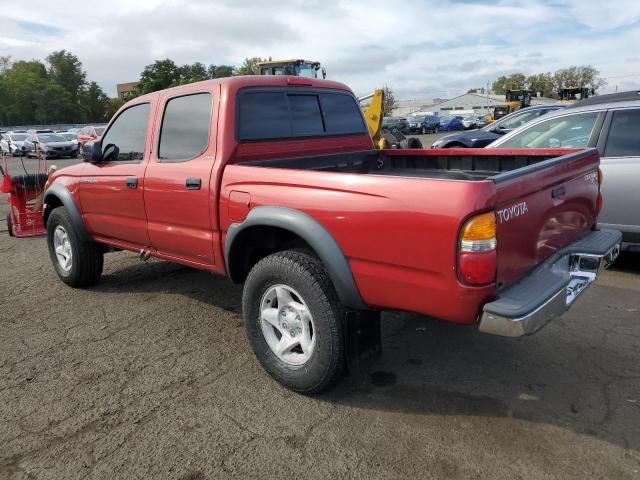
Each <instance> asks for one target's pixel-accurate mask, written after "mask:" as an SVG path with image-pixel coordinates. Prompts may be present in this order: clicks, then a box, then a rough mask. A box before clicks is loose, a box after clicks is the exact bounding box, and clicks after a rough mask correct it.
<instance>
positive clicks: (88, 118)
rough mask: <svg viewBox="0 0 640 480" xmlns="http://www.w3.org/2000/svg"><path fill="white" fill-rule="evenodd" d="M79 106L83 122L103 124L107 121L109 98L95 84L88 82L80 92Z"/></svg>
mask: <svg viewBox="0 0 640 480" xmlns="http://www.w3.org/2000/svg"><path fill="white" fill-rule="evenodd" d="M79 98H80V106H81V108H82V121H83V122H104V121H106V120H108V118H107V111H108V108H109V97H107V95H106V94H105V93H104V91H103V90H102V88H100V85H98V84H97V83H96V82H89V83H88V84H87V85H85V86H84V87H83V88H82V90H81V91H80V96H79Z"/></svg>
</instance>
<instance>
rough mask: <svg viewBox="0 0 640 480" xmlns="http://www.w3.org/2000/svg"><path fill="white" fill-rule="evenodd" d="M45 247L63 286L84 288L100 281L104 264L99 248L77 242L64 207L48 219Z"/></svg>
mask: <svg viewBox="0 0 640 480" xmlns="http://www.w3.org/2000/svg"><path fill="white" fill-rule="evenodd" d="M47 245H48V247H49V256H50V257H51V263H53V268H54V269H55V271H56V273H57V274H58V277H60V280H62V281H63V282H64V283H66V284H67V285H69V286H71V287H88V286H90V285H94V284H96V283H97V282H98V280H100V276H101V275H102V267H103V261H104V252H103V250H102V247H101V246H100V245H99V244H97V243H95V242H84V241H82V240H81V239H80V236H79V235H78V232H77V231H76V229H75V227H74V225H73V221H72V220H71V216H70V215H69V212H68V211H67V209H66V208H65V207H58V208H56V209H55V210H53V211H52V212H51V214H50V215H49V219H48V220H47Z"/></svg>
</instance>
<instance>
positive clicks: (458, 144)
mask: <svg viewBox="0 0 640 480" xmlns="http://www.w3.org/2000/svg"><path fill="white" fill-rule="evenodd" d="M442 148H467V147H465V146H464V145H463V144H461V143H460V142H451V143H448V144H447V145H445V146H444V147H442Z"/></svg>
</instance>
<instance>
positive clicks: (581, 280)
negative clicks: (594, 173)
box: [480, 230, 622, 337]
mask: <svg viewBox="0 0 640 480" xmlns="http://www.w3.org/2000/svg"><path fill="white" fill-rule="evenodd" d="M621 241H622V234H621V233H620V232H618V231H614V230H599V231H596V232H591V233H589V234H588V235H586V236H585V237H583V238H581V239H580V240H578V241H576V242H574V243H572V244H570V245H568V246H567V247H565V248H563V249H562V250H560V251H558V252H557V253H556V254H555V255H553V256H552V257H551V258H549V259H548V260H546V261H545V262H544V263H543V264H541V265H539V266H538V267H537V268H536V269H534V270H533V271H532V272H531V273H530V274H529V275H527V276H526V277H525V278H524V279H522V280H520V281H519V282H518V283H516V284H514V285H511V286H510V287H507V288H506V289H504V290H503V291H502V292H500V294H499V295H498V299H497V300H495V301H493V302H490V303H487V304H486V305H485V306H484V309H483V312H482V315H481V316H480V331H481V332H485V333H492V334H494V335H502V336H505V337H520V336H522V335H531V334H532V333H535V332H536V331H538V330H540V329H541V328H542V327H544V326H545V325H546V324H547V323H549V321H551V320H552V319H554V318H555V317H558V316H560V315H562V314H563V313H564V312H566V311H567V310H568V309H569V307H570V306H571V305H572V304H573V302H574V301H575V300H576V299H577V298H578V297H579V296H580V295H581V294H582V292H584V291H585V290H586V289H587V287H589V285H591V283H593V282H594V281H595V279H596V277H597V275H598V273H599V272H600V270H602V269H603V268H606V267H608V266H609V265H611V263H613V261H614V260H615V259H616V257H617V256H618V254H619V253H620V242H621Z"/></svg>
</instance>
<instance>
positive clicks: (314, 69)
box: [257, 59, 327, 78]
mask: <svg viewBox="0 0 640 480" xmlns="http://www.w3.org/2000/svg"><path fill="white" fill-rule="evenodd" d="M257 65H258V67H259V68H260V75H291V76H294V77H307V78H318V71H320V72H321V73H322V78H326V76H327V71H326V70H325V69H324V68H322V66H321V65H320V62H314V61H311V60H303V59H292V60H268V61H264V62H258V63H257Z"/></svg>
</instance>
